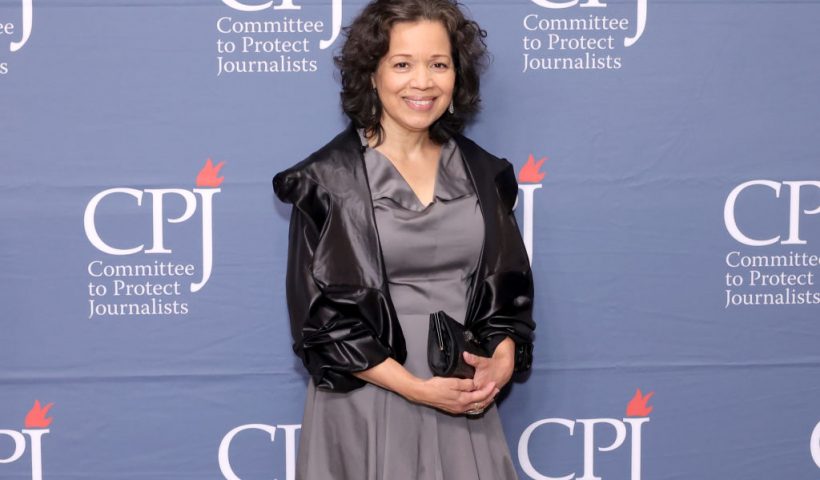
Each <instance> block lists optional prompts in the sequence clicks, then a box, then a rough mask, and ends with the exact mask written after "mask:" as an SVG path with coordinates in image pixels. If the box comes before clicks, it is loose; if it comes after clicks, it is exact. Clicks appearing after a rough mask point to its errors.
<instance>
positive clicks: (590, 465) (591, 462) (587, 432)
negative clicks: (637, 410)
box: [578, 418, 626, 480]
mask: <svg viewBox="0 0 820 480" xmlns="http://www.w3.org/2000/svg"><path fill="white" fill-rule="evenodd" d="M578 423H581V424H582V425H583V426H584V474H583V475H582V476H580V477H578V480H601V477H596V476H595V425H596V424H599V423H605V424H607V425H612V427H613V428H615V440H614V441H613V442H612V444H610V445H609V446H608V447H598V451H599V452H609V451H611V450H615V449H616V448H618V447H620V446H621V444H622V443H624V440H626V427H625V426H624V424H623V422H620V421H618V420H615V419H611V418H591V419H586V420H578Z"/></svg>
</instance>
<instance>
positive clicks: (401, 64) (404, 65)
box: [393, 62, 410, 69]
mask: <svg viewBox="0 0 820 480" xmlns="http://www.w3.org/2000/svg"><path fill="white" fill-rule="evenodd" d="M393 66H394V67H396V68H399V69H404V68H407V67H409V66H410V64H409V63H407V62H397V63H396V64H395V65H393Z"/></svg>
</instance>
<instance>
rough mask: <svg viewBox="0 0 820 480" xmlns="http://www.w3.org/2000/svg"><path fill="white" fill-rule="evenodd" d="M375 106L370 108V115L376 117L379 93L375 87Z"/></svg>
mask: <svg viewBox="0 0 820 480" xmlns="http://www.w3.org/2000/svg"><path fill="white" fill-rule="evenodd" d="M373 97H374V98H373V106H371V107H370V115H371V116H373V117H375V116H376V104H377V103H379V92H377V91H376V86H375V85H373Z"/></svg>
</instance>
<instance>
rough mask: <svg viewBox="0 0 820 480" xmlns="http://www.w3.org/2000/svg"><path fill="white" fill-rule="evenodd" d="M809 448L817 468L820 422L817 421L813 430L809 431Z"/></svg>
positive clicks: (819, 448)
mask: <svg viewBox="0 0 820 480" xmlns="http://www.w3.org/2000/svg"><path fill="white" fill-rule="evenodd" d="M809 450H811V458H812V459H813V460H814V463H815V464H817V468H820V422H817V425H816V426H815V427H814V431H813V432H811V442H810V443H809Z"/></svg>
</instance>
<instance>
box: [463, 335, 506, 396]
mask: <svg viewBox="0 0 820 480" xmlns="http://www.w3.org/2000/svg"><path fill="white" fill-rule="evenodd" d="M464 361H466V362H467V363H468V364H470V365H472V366H473V367H475V376H474V377H473V382H474V383H475V388H477V389H480V388H482V387H484V385H486V384H487V383H489V382H493V383H495V385H496V388H497V389H498V390H499V391H500V390H501V389H502V388H503V387H504V385H506V384H507V382H509V381H510V378H511V377H512V373H513V365H514V362H515V342H513V340H512V339H511V338H509V337H507V338H505V339H504V340H503V341H502V342H501V343H499V344H498V347H496V349H495V352H493V356H492V357H491V358H487V357H479V356H478V355H473V354H471V353H467V352H464ZM496 393H497V392H496Z"/></svg>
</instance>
